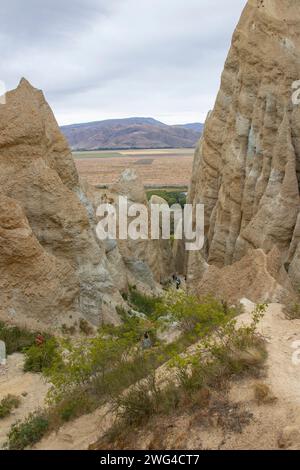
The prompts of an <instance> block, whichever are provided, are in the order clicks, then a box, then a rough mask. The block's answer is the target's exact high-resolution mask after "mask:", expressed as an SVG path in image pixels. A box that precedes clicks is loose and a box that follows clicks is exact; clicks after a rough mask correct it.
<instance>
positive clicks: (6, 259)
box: [0, 79, 163, 326]
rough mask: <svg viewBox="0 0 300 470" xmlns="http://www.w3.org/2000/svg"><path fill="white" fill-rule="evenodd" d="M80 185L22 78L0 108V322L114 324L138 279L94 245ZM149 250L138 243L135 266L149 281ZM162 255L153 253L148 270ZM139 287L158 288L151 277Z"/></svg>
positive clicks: (40, 102)
mask: <svg viewBox="0 0 300 470" xmlns="http://www.w3.org/2000/svg"><path fill="white" fill-rule="evenodd" d="M132 183H133V184H135V181H133V182H132ZM83 187H84V185H82V184H81V183H80V182H79V179H78V175H77V172H76V169H75V165H74V162H73V158H72V155H71V152H70V149H69V147H68V144H67V141H66V140H65V138H64V136H63V135H62V134H61V132H60V130H59V128H58V125H57V123H56V120H55V118H54V116H53V114H52V111H51V109H50V108H49V106H48V104H47V103H46V101H45V99H44V96H43V94H42V92H41V91H39V90H36V89H34V88H33V87H32V86H31V85H30V84H29V83H28V82H27V81H26V80H24V79H23V80H22V81H21V82H20V85H19V86H18V88H17V89H16V90H13V91H11V92H9V93H7V97H6V104H5V105H1V106H0V188H1V189H0V208H1V211H0V315H1V318H3V319H5V320H10V321H14V322H21V323H22V322H29V323H30V325H32V326H33V324H34V325H35V326H36V323H38V324H40V323H42V324H43V325H46V324H47V325H52V326H54V325H55V326H59V325H60V324H62V323H67V324H68V323H70V322H74V321H75V320H76V319H77V318H78V317H80V316H84V317H85V318H86V319H88V320H89V321H91V322H92V323H94V324H99V323H100V322H102V321H104V320H108V321H118V318H117V316H116V313H115V306H116V305H117V304H120V303H122V302H123V300H122V297H121V293H122V292H124V291H126V290H127V287H128V282H129V281H130V280H134V279H132V277H133V278H134V276H136V275H137V276H138V274H137V273H136V272H133V273H132V269H127V266H126V264H125V262H124V260H123V258H122V255H121V253H120V252H119V249H118V246H116V245H114V246H113V247H110V248H107V247H106V246H105V244H104V243H102V242H100V241H99V240H98V239H97V237H96V230H95V228H96V222H97V220H96V217H95V211H94V207H93V204H92V202H91V201H90V200H89V199H88V197H87V195H86V191H85V190H84V189H83ZM147 250H149V247H148V244H146V243H143V242H142V243H141V244H140V245H139V250H138V252H137V253H136V255H135V260H136V262H137V263H139V262H140V258H139V256H141V260H143V259H146V261H145V263H144V265H143V267H144V269H148V272H149V278H150V277H151V276H152V273H151V269H150V267H149V266H148V265H147V256H144V252H147ZM159 257H160V252H159V250H158V249H156V248H155V247H151V260H152V261H151V262H152V264H153V265H155V266H158V264H157V262H156V260H157V259H159ZM125 261H126V260H125ZM162 275H163V274H162ZM156 279H157V280H160V279H161V273H160V272H158V269H156ZM142 283H145V288H148V289H155V288H156V283H155V280H154V279H153V277H151V282H149V279H148V278H146V279H145V278H144V279H142Z"/></svg>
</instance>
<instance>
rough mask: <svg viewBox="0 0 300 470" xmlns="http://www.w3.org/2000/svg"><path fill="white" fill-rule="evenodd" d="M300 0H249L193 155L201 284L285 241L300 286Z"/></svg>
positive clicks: (196, 274)
mask: <svg viewBox="0 0 300 470" xmlns="http://www.w3.org/2000/svg"><path fill="white" fill-rule="evenodd" d="M297 80H300V8H299V1H298V0H249V1H248V4H247V6H246V8H245V10H244V12H243V14H242V17H241V20H240V22H239V24H238V26H237V28H236V31H235V33H234V36H233V40H232V45H231V49H230V52H229V55H228V58H227V60H226V64H225V69H224V72H223V75H222V82H221V88H220V91H219V94H218V97H217V101H216V104H215V107H214V110H213V111H212V112H211V113H210V114H209V115H208V117H207V121H206V125H205V130H204V134H203V137H202V139H201V140H200V143H199V146H198V148H197V150H196V153H195V161H194V171H193V177H192V183H191V187H190V193H189V199H190V201H191V202H192V203H194V204H196V203H203V204H204V205H205V218H206V219H205V232H206V233H205V234H206V243H205V248H204V250H203V253H202V254H201V255H200V254H199V253H192V254H190V255H189V256H188V273H189V277H190V281H191V284H192V285H194V286H195V287H196V286H198V285H199V282H200V280H201V278H202V276H203V274H204V272H206V269H207V264H210V265H214V266H216V267H219V268H221V267H223V266H228V265H231V264H233V263H235V262H237V261H239V260H240V259H242V258H243V257H244V256H245V255H246V254H247V253H248V251H249V249H251V250H256V249H262V250H263V251H264V252H265V253H266V254H268V253H270V252H271V250H272V249H273V248H274V247H277V249H278V250H279V253H280V263H281V266H284V267H285V269H286V271H287V273H288V274H289V276H290V279H291V281H292V283H293V285H294V287H295V288H299V287H300V244H299V241H300V238H299V236H300V216H299V209H300V199H299V185H300V105H299V104H297V103H298V100H295V95H294V99H292V96H293V94H294V93H295V89H294V88H295V86H296V84H295V82H296V81H297ZM298 88H300V87H298Z"/></svg>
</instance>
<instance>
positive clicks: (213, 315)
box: [158, 292, 236, 338]
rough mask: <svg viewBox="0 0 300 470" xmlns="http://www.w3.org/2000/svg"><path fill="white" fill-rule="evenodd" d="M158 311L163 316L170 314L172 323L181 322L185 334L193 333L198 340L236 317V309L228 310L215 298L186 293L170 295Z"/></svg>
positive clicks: (172, 293)
mask: <svg viewBox="0 0 300 470" xmlns="http://www.w3.org/2000/svg"><path fill="white" fill-rule="evenodd" d="M158 310H161V314H163V313H166V312H168V313H169V314H170V320H171V321H177V322H179V324H180V326H181V328H182V329H183V331H184V332H185V333H192V334H193V335H194V336H196V337H197V338H198V337H199V336H205V335H206V334H207V333H210V332H211V331H212V330H213V329H214V328H217V327H220V326H221V325H223V324H225V323H226V322H227V321H228V320H230V318H232V317H233V316H235V315H236V310H235V309H234V308H228V307H227V306H226V305H225V304H224V303H222V302H219V301H218V300H216V299H214V298H213V297H204V298H202V299H201V298H199V297H197V296H196V295H190V294H187V293H186V292H176V293H174V292H171V293H168V294H167V295H166V296H165V298H164V302H163V303H161V304H160V305H159V306H158Z"/></svg>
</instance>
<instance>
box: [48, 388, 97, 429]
mask: <svg viewBox="0 0 300 470" xmlns="http://www.w3.org/2000/svg"><path fill="white" fill-rule="evenodd" d="M92 406H93V403H92V401H91V397H89V395H87V394H85V393H76V394H74V395H69V396H65V397H64V399H63V400H62V401H61V402H59V403H58V404H57V406H56V408H55V414H57V415H58V417H59V418H60V419H61V420H62V421H64V422H66V421H70V420H72V419H74V418H76V417H77V416H80V415H82V414H85V413H89V412H90V411H91V410H92Z"/></svg>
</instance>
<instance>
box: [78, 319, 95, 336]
mask: <svg viewBox="0 0 300 470" xmlns="http://www.w3.org/2000/svg"><path fill="white" fill-rule="evenodd" d="M79 329H80V331H82V333H84V334H85V335H87V336H90V335H92V334H93V333H94V330H93V328H92V327H91V325H90V324H89V323H88V322H87V321H86V320H84V319H83V318H81V319H80V322H79Z"/></svg>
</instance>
